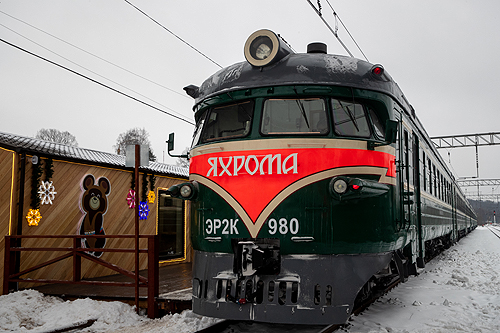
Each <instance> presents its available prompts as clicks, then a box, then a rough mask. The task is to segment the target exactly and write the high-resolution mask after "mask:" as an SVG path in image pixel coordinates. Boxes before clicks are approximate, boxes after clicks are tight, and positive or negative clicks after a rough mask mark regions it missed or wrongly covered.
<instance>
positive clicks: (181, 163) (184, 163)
mask: <svg viewBox="0 0 500 333" xmlns="http://www.w3.org/2000/svg"><path fill="white" fill-rule="evenodd" d="M188 152H189V147H186V148H184V150H183V151H182V153H181V155H187V153H188ZM175 164H176V165H177V166H180V167H183V168H189V160H188V159H187V158H182V157H178V158H177V161H175Z"/></svg>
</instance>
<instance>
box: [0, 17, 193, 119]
mask: <svg viewBox="0 0 500 333" xmlns="http://www.w3.org/2000/svg"><path fill="white" fill-rule="evenodd" d="M0 26H2V27H4V28H5V29H7V30H9V31H11V32H13V33H15V34H16V35H18V36H20V37H22V38H24V39H26V40H29V41H30V42H32V43H33V44H35V45H38V46H39V47H41V48H43V49H44V50H47V51H49V52H50V53H52V54H55V55H57V56H59V57H61V58H62V59H64V60H66V61H68V62H70V63H72V64H74V65H76V66H78V67H80V68H82V69H85V70H86V71H89V72H90V73H92V74H95V75H97V76H99V77H101V78H103V79H105V80H108V81H110V82H112V83H114V84H116V85H118V86H120V87H122V88H125V89H127V90H129V91H131V92H133V93H135V94H137V95H139V96H141V97H143V98H145V99H147V100H149V101H151V102H154V103H156V104H158V105H161V106H162V107H164V108H166V109H169V110H170V111H172V112H174V113H176V114H177V115H179V116H181V117H183V115H182V114H181V113H179V112H177V111H175V110H173V109H171V108H169V107H168V106H165V105H163V104H161V103H159V102H157V101H155V100H153V99H151V98H149V97H147V96H145V95H143V94H141V93H139V92H137V91H135V90H133V89H130V88H128V87H126V86H124V85H122V84H120V83H118V82H116V81H113V80H111V79H109V78H107V77H105V76H103V75H101V74H99V73H96V72H94V71H93V70H91V69H88V68H86V67H84V66H81V65H79V64H77V63H76V62H74V61H72V60H70V59H68V58H66V57H64V56H62V55H60V54H58V53H56V52H54V51H52V50H50V49H48V48H46V47H45V46H43V45H41V44H39V43H37V42H35V41H34V40H32V39H30V38H28V37H26V36H23V35H22V34H20V33H18V32H16V31H14V30H12V29H10V28H9V27H7V26H5V25H3V24H2V23H0Z"/></svg>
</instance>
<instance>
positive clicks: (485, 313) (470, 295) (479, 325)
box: [0, 227, 500, 333]
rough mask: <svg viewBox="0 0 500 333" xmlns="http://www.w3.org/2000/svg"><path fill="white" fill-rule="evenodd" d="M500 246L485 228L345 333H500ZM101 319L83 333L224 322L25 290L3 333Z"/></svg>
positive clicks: (6, 306) (0, 319)
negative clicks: (152, 313)
mask: <svg viewBox="0 0 500 333" xmlns="http://www.w3.org/2000/svg"><path fill="white" fill-rule="evenodd" d="M499 312H500V239H499V238H497V237H496V236H495V235H493V233H491V232H490V231H489V230H488V229H487V228H483V227H478V228H477V229H476V230H475V231H474V232H472V233H471V234H470V235H469V236H467V237H466V238H464V239H462V240H461V241H460V242H459V243H458V244H457V245H455V246H453V247H452V248H450V249H449V250H447V251H445V252H444V253H443V254H441V255H440V256H438V257H436V258H435V259H434V260H433V261H432V262H431V263H429V264H427V266H426V268H425V269H423V270H422V271H421V272H420V275H418V276H416V277H410V278H409V280H408V281H407V282H406V283H404V284H400V285H399V286H398V287H396V288H394V289H393V290H392V291H391V292H389V293H388V294H386V295H385V296H383V297H382V298H381V299H379V300H378V301H377V302H376V303H374V304H372V305H371V306H370V307H369V308H368V309H367V310H365V311H364V312H363V313H362V314H360V315H358V316H354V317H352V320H351V321H350V322H349V325H348V326H347V327H345V328H343V329H341V330H342V331H347V332H352V333H355V332H356V333H357V332H359V333H367V332H397V333H403V332H405V333H406V332H408V333H410V332H412V333H413V332H440V333H446V332H450V333H451V332H500V316H498V315H497V314H498V313H499ZM88 319H97V321H96V322H95V323H94V324H93V325H92V326H91V327H89V328H86V329H83V330H82V331H81V332H120V333H128V332H141V333H142V332H145V333H147V332H149V333H156V332H166V333H169V332H172V333H174V332H175V333H177V332H186V333H187V332H195V331H197V330H200V329H202V328H203V327H206V326H209V325H211V324H213V323H215V322H217V321H218V320H217V319H213V318H207V317H201V316H198V315H196V314H194V313H193V312H192V311H184V312H182V313H181V314H174V315H167V316H165V317H163V318H160V319H156V320H151V319H148V318H146V317H145V316H139V315H137V314H136V313H135V311H134V308H133V307H131V306H129V305H126V304H123V303H120V302H100V301H93V300H90V299H79V300H75V301H63V300H61V299H59V298H56V297H48V296H43V295H42V294H40V293H39V292H37V291H33V290H25V291H19V292H16V293H12V294H9V295H4V296H0V332H30V333H31V332H33V333H40V332H48V331H51V330H55V329H57V328H61V327H64V326H68V325H71V324H73V323H76V322H81V321H85V320H88Z"/></svg>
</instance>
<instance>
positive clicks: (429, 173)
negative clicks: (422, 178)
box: [427, 158, 432, 194]
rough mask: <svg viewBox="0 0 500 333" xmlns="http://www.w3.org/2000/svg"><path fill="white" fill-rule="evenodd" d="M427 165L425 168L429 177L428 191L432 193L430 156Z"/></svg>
mask: <svg viewBox="0 0 500 333" xmlns="http://www.w3.org/2000/svg"><path fill="white" fill-rule="evenodd" d="M427 165H428V166H429V167H428V169H427V172H428V177H427V178H429V193H430V194H432V163H431V159H430V158H428V159H427Z"/></svg>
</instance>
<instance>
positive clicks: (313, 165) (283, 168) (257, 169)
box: [189, 148, 396, 223]
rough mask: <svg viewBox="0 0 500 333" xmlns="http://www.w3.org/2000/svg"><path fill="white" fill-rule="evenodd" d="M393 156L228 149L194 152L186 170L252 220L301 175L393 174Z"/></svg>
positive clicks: (341, 151)
mask: <svg viewBox="0 0 500 333" xmlns="http://www.w3.org/2000/svg"><path fill="white" fill-rule="evenodd" d="M394 160H395V158H394V155H391V154H388V153H384V152H379V151H371V150H361V149H339V148H316V149H269V150H250V151H241V152H235V151H231V152H220V153H215V154H206V155H198V156H194V157H193V158H192V159H191V163H190V170H189V171H190V174H198V175H200V176H203V177H206V178H209V179H210V180H212V181H213V182H215V183H217V184H218V185H219V186H221V187H222V188H224V189H225V190H226V191H227V192H228V193H229V194H230V195H231V196H232V197H233V198H234V199H235V200H236V201H238V202H239V203H240V205H241V206H242V207H243V209H245V211H246V212H247V213H248V215H249V217H250V218H251V220H252V221H253V223H255V221H256V219H257V217H258V216H259V214H260V213H261V211H262V210H263V209H264V208H265V207H266V205H267V204H268V203H269V202H270V201H271V200H272V199H273V198H274V197H275V196H276V195H277V194H278V193H280V192H281V191H282V190H283V189H284V188H286V187H288V186H289V185H290V184H292V183H294V182H296V181H297V180H299V179H301V178H304V177H307V176H309V175H312V174H315V173H318V172H321V171H325V170H329V169H334V168H341V167H354V166H371V167H381V168H386V169H387V174H386V176H388V177H396V167H395V163H394Z"/></svg>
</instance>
